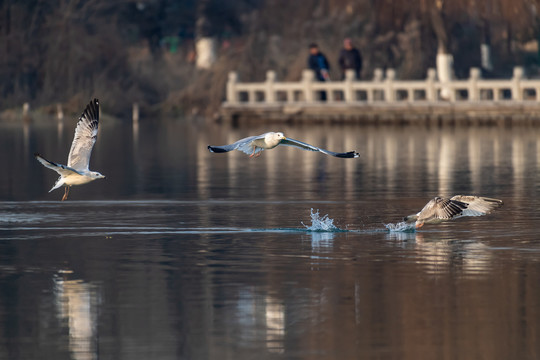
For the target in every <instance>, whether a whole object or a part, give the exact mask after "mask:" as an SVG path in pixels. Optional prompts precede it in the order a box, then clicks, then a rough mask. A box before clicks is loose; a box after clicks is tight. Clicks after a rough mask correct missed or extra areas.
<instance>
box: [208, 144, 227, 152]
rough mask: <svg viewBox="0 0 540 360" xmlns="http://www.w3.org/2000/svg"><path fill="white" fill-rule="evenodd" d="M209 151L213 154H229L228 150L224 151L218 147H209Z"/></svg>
mask: <svg viewBox="0 0 540 360" xmlns="http://www.w3.org/2000/svg"><path fill="white" fill-rule="evenodd" d="M208 150H209V151H210V152H213V153H224V152H227V150H223V149H222V148H219V147H216V146H210V145H208Z"/></svg>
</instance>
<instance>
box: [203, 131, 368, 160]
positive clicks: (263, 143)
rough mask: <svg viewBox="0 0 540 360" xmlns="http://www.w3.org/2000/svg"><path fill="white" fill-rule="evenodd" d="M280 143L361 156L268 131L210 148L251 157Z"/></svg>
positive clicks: (353, 156) (333, 153)
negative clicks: (237, 152)
mask: <svg viewBox="0 0 540 360" xmlns="http://www.w3.org/2000/svg"><path fill="white" fill-rule="evenodd" d="M278 145H286V146H293V147H295V148H298V149H302V150H308V151H319V152H321V153H323V154H326V155H331V156H335V157H339V158H357V157H359V156H360V154H358V153H357V152H355V151H349V152H345V153H336V152H333V151H329V150H325V149H321V148H318V147H316V146H313V145H310V144H306V143H304V142H302V141H298V140H294V139H291V138H287V137H285V135H283V133H282V132H267V133H264V134H261V135H258V136H250V137H247V138H244V139H240V140H238V141H237V142H235V143H233V144H230V145H223V146H211V145H208V150H210V152H213V153H224V152H229V151H232V150H239V151H242V152H244V153H246V154H248V155H249V157H254V156H255V157H258V156H260V155H261V152H262V151H263V150H270V149H273V148H275V147H276V146H278Z"/></svg>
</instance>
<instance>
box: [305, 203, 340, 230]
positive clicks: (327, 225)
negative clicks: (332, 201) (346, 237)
mask: <svg viewBox="0 0 540 360" xmlns="http://www.w3.org/2000/svg"><path fill="white" fill-rule="evenodd" d="M302 225H304V226H305V227H306V229H307V230H309V231H330V232H332V231H341V229H340V228H338V227H337V226H335V225H334V219H331V218H329V217H328V214H326V215H324V216H322V217H321V216H320V215H319V209H317V211H316V212H313V208H312V209H311V226H308V225H306V224H304V222H302Z"/></svg>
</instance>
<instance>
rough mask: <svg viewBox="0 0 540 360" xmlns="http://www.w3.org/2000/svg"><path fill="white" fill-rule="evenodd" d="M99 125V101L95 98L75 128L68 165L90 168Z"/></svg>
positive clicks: (78, 168)
mask: <svg viewBox="0 0 540 360" xmlns="http://www.w3.org/2000/svg"><path fill="white" fill-rule="evenodd" d="M98 125H99V101H98V99H94V100H92V101H90V103H89V104H88V105H87V106H86V109H84V112H83V113H82V115H81V116H80V117H79V122H78V123H77V127H76V128H75V137H74V138H73V143H71V150H70V151H69V156H68V163H67V165H68V166H69V167H71V168H73V169H75V170H78V171H84V170H88V164H89V163H90V155H91V154H92V148H93V147H94V144H95V143H96V139H97V134H98Z"/></svg>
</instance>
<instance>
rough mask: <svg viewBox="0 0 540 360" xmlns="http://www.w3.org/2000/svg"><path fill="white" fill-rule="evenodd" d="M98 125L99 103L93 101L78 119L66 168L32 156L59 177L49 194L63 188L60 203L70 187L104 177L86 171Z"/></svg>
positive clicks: (95, 100) (38, 156)
mask: <svg viewBox="0 0 540 360" xmlns="http://www.w3.org/2000/svg"><path fill="white" fill-rule="evenodd" d="M98 125H99V102H98V100H97V99H94V100H92V101H91V102H90V103H89V104H88V105H87V106H86V109H85V110H84V112H83V113H82V115H81V116H80V117H79V122H78V123H77V127H76V128H75V136H74V138H73V142H72V144H71V149H70V151H69V155H68V163H67V166H66V165H62V164H57V163H54V162H52V161H49V160H47V159H45V158H44V157H42V156H41V155H40V154H38V153H36V154H34V155H35V157H36V159H37V160H38V161H39V162H40V163H42V164H43V166H45V167H47V168H49V169H51V170H54V171H56V172H57V173H58V174H59V175H60V177H59V178H58V180H56V183H55V184H54V186H53V187H52V189H51V190H49V192H51V191H53V190H55V189H58V188H59V187H61V186H65V190H64V196H63V197H62V201H64V200H66V199H67V197H68V194H69V188H70V187H71V186H74V185H83V184H87V183H89V182H90V181H93V180H96V179H103V178H104V177H105V176H103V175H101V174H100V173H98V172H96V171H90V170H89V169H88V165H89V163H90V155H91V154H92V148H93V147H94V144H95V143H96V139H97V133H98Z"/></svg>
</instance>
